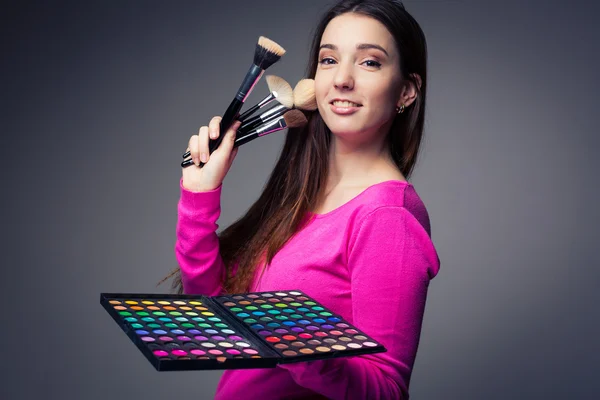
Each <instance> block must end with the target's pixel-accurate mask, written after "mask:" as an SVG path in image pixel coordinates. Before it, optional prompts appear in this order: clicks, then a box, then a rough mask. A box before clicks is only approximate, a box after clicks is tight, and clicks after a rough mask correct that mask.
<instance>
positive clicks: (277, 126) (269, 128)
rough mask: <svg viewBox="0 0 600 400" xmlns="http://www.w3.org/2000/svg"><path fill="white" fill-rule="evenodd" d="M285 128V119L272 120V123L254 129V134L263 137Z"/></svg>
mask: <svg viewBox="0 0 600 400" xmlns="http://www.w3.org/2000/svg"><path fill="white" fill-rule="evenodd" d="M286 126H287V125H286V124H285V119H284V118H283V117H279V118H278V119H274V120H273V121H270V122H267V123H266V124H264V125H261V126H259V127H258V128H256V133H257V134H258V136H265V135H268V134H269V133H273V132H277V131H280V130H282V129H283V128H285V127H286Z"/></svg>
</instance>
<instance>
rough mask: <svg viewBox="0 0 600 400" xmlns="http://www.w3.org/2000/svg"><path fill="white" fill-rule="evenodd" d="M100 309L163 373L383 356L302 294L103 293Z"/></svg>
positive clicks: (370, 341) (378, 348)
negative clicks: (357, 356) (348, 357)
mask: <svg viewBox="0 0 600 400" xmlns="http://www.w3.org/2000/svg"><path fill="white" fill-rule="evenodd" d="M100 303H101V304H102V306H103V307H104V308H105V309H106V311H107V312H108V313H109V314H110V315H111V317H112V318H113V319H114V320H115V321H116V323H117V324H118V325H119V326H120V327H121V329H123V331H124V332H125V333H126V334H127V336H129V338H130V339H131V340H132V341H133V343H134V344H135V345H136V346H137V347H138V349H139V350H140V351H141V352H142V354H144V356H145V357H146V358H147V359H148V360H149V361H150V363H152V365H154V367H155V368H156V369H157V370H158V371H178V370H204V369H241V368H273V367H275V366H277V364H283V363H293V362H300V361H313V360H320V359H328V358H335V357H345V356H355V355H361V354H371V353H379V352H385V351H386V349H385V348H384V347H383V346H382V345H381V344H379V343H378V342H377V341H375V340H373V339H372V338H370V337H369V336H368V335H367V334H366V333H364V332H362V331H361V330H359V329H357V328H356V327H354V326H352V325H351V324H350V323H349V322H347V321H345V320H344V319H343V318H342V317H341V316H339V315H336V314H335V313H333V312H331V311H330V310H328V309H327V308H325V307H323V306H322V305H321V304H319V303H318V302H317V301H315V300H314V299H312V298H310V297H309V296H307V295H306V294H304V293H302V292H301V291H299V290H292V291H282V292H256V293H244V294H237V295H225V296H213V297H208V296H194V295H160V294H124V293H102V294H101V295H100Z"/></svg>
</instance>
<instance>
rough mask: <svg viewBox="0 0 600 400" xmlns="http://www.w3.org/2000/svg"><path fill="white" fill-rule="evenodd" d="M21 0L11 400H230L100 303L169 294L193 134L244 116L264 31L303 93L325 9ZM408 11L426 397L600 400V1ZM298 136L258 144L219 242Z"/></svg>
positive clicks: (9, 102)
mask: <svg viewBox="0 0 600 400" xmlns="http://www.w3.org/2000/svg"><path fill="white" fill-rule="evenodd" d="M588 3H589V4H588ZM3 4H4V5H3V7H2V14H1V15H2V24H0V29H1V33H2V42H1V43H2V53H1V54H2V55H1V57H2V74H1V79H2V86H1V90H0V93H1V98H2V103H1V106H2V107H1V110H2V111H1V112H2V120H1V128H2V135H1V137H2V146H1V148H2V157H1V159H0V162H1V163H2V165H1V167H2V168H1V169H0V171H1V172H0V173H1V174H2V211H3V216H2V249H3V251H2V268H3V275H2V280H1V282H2V289H3V290H2V304H3V307H2V319H1V321H2V325H1V328H0V332H1V335H2V346H0V355H1V357H2V362H1V363H0V368H1V369H2V370H1V373H0V377H1V379H2V382H1V385H0V398H2V399H33V398H47V399H130V398H132V397H133V396H135V397H137V398H144V399H162V398H194V399H209V398H212V396H213V394H214V391H215V388H216V385H217V382H218V379H219V377H220V372H216V371H215V372H211V371H209V372H180V373H158V372H156V371H155V370H154V369H153V368H152V366H151V365H150V364H149V363H148V361H147V360H145V359H144V358H143V357H142V355H141V354H140V353H139V351H138V350H137V349H136V348H135V346H133V345H132V343H131V342H130V341H129V339H128V338H127V337H126V336H125V335H124V334H123V332H122V331H120V330H119V328H118V327H117V325H116V324H115V323H114V322H113V321H112V320H111V319H110V318H109V316H108V315H107V314H106V312H105V311H104V310H103V309H102V308H101V306H100V305H99V302H98V300H99V294H100V292H159V293H160V292H166V291H168V288H167V287H166V286H164V285H163V286H161V287H159V288H156V287H155V284H156V282H157V281H158V280H159V279H160V278H162V277H163V276H164V274H165V273H167V272H168V271H169V270H170V269H171V268H172V267H173V266H174V265H175V257H174V254H173V245H174V240H175V222H176V204H177V200H178V197H179V191H178V182H179V177H180V175H181V171H180V168H179V165H178V164H179V162H180V157H181V153H182V152H183V151H184V150H185V148H186V145H187V141H188V138H189V136H190V135H192V134H194V133H195V132H196V130H197V129H198V127H199V126H200V125H203V124H206V123H207V122H208V120H209V119H210V117H212V116H213V115H219V114H221V113H222V112H223V111H224V109H225V108H226V106H227V105H228V104H229V101H230V100H231V98H232V96H233V94H234V92H235V90H236V89H237V87H238V85H239V83H240V81H241V78H242V77H243V75H244V74H245V72H246V70H247V68H248V67H249V65H250V62H251V60H252V54H253V51H254V45H255V42H256V39H257V38H258V36H260V35H265V36H267V37H270V38H272V39H274V40H276V41H277V42H279V43H280V44H281V45H282V46H284V47H285V48H286V50H287V54H286V55H285V56H284V57H283V59H282V60H281V61H280V62H279V63H277V64H275V65H274V66H273V67H272V68H271V69H270V70H269V71H268V73H272V74H275V75H279V76H281V77H283V78H284V79H286V80H288V81H289V82H291V83H293V84H295V82H297V81H298V80H299V79H301V78H303V73H304V68H305V64H306V60H307V54H308V43H309V38H310V34H311V31H312V29H313V27H314V25H315V22H316V19H317V16H319V15H320V14H321V12H322V11H323V10H324V9H325V7H326V2H322V1H307V0H304V1H281V0H272V1H266V0H261V1H253V2H246V1H241V0H239V1H223V2H215V3H214V4H213V3H205V2H200V1H195V2H191V1H190V2H184V1H177V2H164V1H124V2H119V1H104V2H87V1H86V2H62V1H61V2H58V1H54V2H17V1H10V2H8V3H6V2H5V3H3ZM406 6H407V9H408V10H409V11H410V12H411V13H412V14H413V15H414V16H415V17H416V19H417V20H418V21H419V22H420V24H421V25H422V27H423V29H424V31H425V33H426V35H427V39H428V43H429V55H430V57H429V73H430V80H429V93H428V104H427V121H426V140H425V143H424V148H423V152H422V158H421V159H420V163H419V164H418V165H417V168H416V172H415V174H414V176H413V178H412V182H413V184H414V185H415V187H416V189H417V191H418V192H419V194H420V195H421V197H422V198H423V200H424V201H425V203H426V205H427V207H428V209H429V212H430V217H431V221H432V228H433V240H434V243H435V245H436V247H437V249H438V251H439V255H440V258H441V261H442V269H441V271H440V274H439V275H438V276H437V278H436V279H435V280H434V281H433V282H432V284H431V287H430V293H429V298H428V304H427V310H426V315H425V320H424V326H423V333H422V339H421V346H420V349H419V354H418V357H417V362H416V365H415V368H414V373H413V380H412V383H411V394H412V398H413V399H446V400H450V399H592V398H597V397H596V396H594V393H596V395H597V393H598V391H599V390H600V384H599V382H598V381H599V380H598V377H597V375H598V365H599V362H600V359H599V351H598V350H599V349H600V346H598V337H599V334H600V332H599V329H598V328H599V325H600V324H599V318H598V317H599V313H598V311H597V310H596V308H597V306H598V300H599V294H598V292H599V291H598V288H599V285H598V283H599V282H600V279H599V278H600V274H599V272H598V264H599V257H598V253H597V251H596V246H595V245H596V242H597V237H598V228H597V225H598V222H599V221H598V220H599V218H598V208H597V206H598V203H599V201H598V200H599V193H598V192H599V190H598V187H599V185H598V178H597V173H598V171H600V168H599V162H598V157H597V153H598V150H599V142H600V140H599V139H598V128H597V127H596V119H597V116H598V111H597V109H598V106H599V96H598V91H599V89H600V88H599V81H600V80H599V79H598V78H597V71H600V62H599V58H598V55H597V50H598V36H599V32H600V29H599V28H598V27H597V20H596V19H597V15H598V9H597V8H596V7H597V6H595V5H594V3H593V2H588V1H583V0H577V1H570V2H566V1H531V2H521V1H515V0H510V1H476V0H464V1H406ZM266 92H267V90H266V84H265V83H264V82H261V83H260V84H259V85H258V86H257V88H256V90H255V92H253V94H252V96H251V99H250V100H249V101H250V102H251V103H254V102H256V101H257V100H258V99H260V98H262V97H263V96H264V95H265V94H266ZM283 135H284V134H283V133H280V134H278V135H273V136H272V137H267V138H263V139H261V140H259V141H255V142H252V143H250V144H248V145H246V146H244V147H243V148H241V149H240V152H239V154H238V157H237V159H236V161H235V163H234V166H233V167H232V170H231V172H230V174H229V175H228V176H227V178H226V181H225V187H224V191H223V204H222V209H223V211H222V217H221V219H220V226H221V227H224V226H227V225H228V224H229V223H231V222H233V220H235V219H236V218H238V217H239V216H240V215H242V213H244V211H245V210H246V209H247V208H248V207H249V206H250V205H251V203H252V202H253V201H254V200H255V199H256V198H257V196H258V195H259V193H260V191H261V188H262V186H263V184H264V183H265V180H266V177H267V176H268V174H269V172H270V170H271V168H272V167H273V165H274V162H275V159H276V156H277V154H278V152H279V150H280V148H281V145H282V143H283Z"/></svg>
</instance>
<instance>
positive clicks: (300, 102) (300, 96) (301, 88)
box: [239, 79, 317, 132]
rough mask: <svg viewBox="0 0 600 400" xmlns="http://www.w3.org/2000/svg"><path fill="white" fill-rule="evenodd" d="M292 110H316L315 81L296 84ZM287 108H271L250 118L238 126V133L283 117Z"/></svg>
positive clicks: (310, 80) (280, 106)
mask: <svg viewBox="0 0 600 400" xmlns="http://www.w3.org/2000/svg"><path fill="white" fill-rule="evenodd" d="M293 96H294V108H298V109H300V110H305V111H314V110H316V109H317V102H316V100H315V81H314V80H313V79H302V80H301V81H299V82H298V83H297V84H296V87H295V88H294V90H293ZM289 108H292V107H286V106H283V105H279V106H276V107H272V108H271V109H269V110H267V111H265V112H264V113H262V114H261V115H257V116H255V117H252V118H251V119H249V120H248V121H246V122H244V123H243V124H242V126H240V129H239V130H240V131H243V132H246V131H248V130H249V129H254V128H256V127H257V126H258V125H260V124H262V123H265V122H267V121H270V120H272V119H273V118H276V117H279V116H281V115H283V113H285V112H286V111H287V110H288V109H289Z"/></svg>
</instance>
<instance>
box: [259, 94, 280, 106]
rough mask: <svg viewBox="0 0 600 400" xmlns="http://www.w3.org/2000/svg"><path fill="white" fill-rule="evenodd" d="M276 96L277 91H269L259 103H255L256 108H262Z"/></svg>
mask: <svg viewBox="0 0 600 400" xmlns="http://www.w3.org/2000/svg"><path fill="white" fill-rule="evenodd" d="M276 98H277V92H271V93H269V95H268V96H267V97H265V98H264V99H263V100H262V101H261V102H260V103H258V104H257V106H258V108H263V107H264V106H266V105H267V104H269V103H270V102H272V101H273V100H275V99H276Z"/></svg>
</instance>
